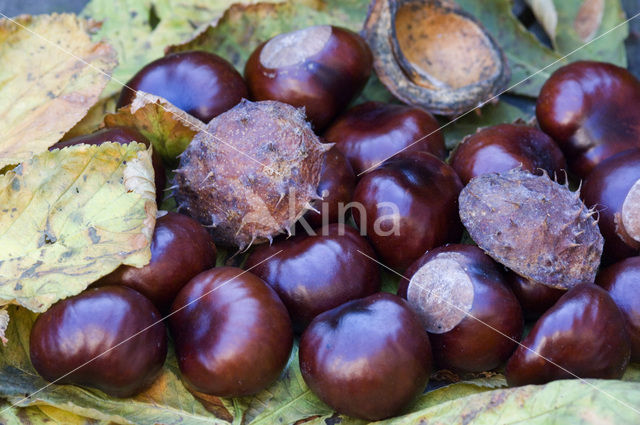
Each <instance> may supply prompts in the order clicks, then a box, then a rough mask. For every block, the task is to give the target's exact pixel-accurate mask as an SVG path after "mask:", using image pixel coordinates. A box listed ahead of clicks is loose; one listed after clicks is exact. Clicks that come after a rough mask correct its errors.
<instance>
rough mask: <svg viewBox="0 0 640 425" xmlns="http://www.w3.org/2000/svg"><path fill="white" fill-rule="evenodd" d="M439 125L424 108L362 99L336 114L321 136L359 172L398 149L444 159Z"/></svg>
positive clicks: (376, 164)
mask: <svg viewBox="0 0 640 425" xmlns="http://www.w3.org/2000/svg"><path fill="white" fill-rule="evenodd" d="M439 127H440V125H439V124H438V121H436V119H435V118H434V117H433V115H431V114H430V113H429V112H427V111H425V110H424V109H421V108H417V107H412V106H407V105H395V104H389V103H381V102H366V103H363V104H361V105H358V106H356V107H354V108H351V109H349V110H348V111H347V112H345V113H344V114H343V115H342V116H340V117H339V118H338V119H337V120H336V121H335V122H334V123H333V124H332V125H331V127H329V128H328V129H327V131H326V132H325V134H324V137H325V139H326V140H327V142H333V143H335V144H336V148H338V150H340V151H341V152H342V153H343V154H344V155H345V156H346V157H347V159H348V160H349V162H350V163H351V165H352V166H353V169H354V170H355V172H356V173H357V174H360V173H362V172H364V171H368V170H369V169H370V168H372V167H377V166H378V165H380V164H381V163H382V162H384V161H385V160H387V159H389V158H390V157H391V156H393V155H395V154H397V153H399V152H403V153H409V152H419V151H423V152H429V153H431V154H433V155H435V156H437V157H438V158H440V159H444V158H445V157H446V154H447V151H446V149H445V146H444V136H443V135H442V132H440V130H439Z"/></svg>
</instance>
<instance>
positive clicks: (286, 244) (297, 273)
mask: <svg viewBox="0 0 640 425" xmlns="http://www.w3.org/2000/svg"><path fill="white" fill-rule="evenodd" d="M315 233H316V234H314V235H309V236H307V235H306V234H301V235H297V236H295V237H294V238H291V239H286V240H283V241H279V242H276V243H274V244H273V245H271V246H266V245H262V246H259V247H257V248H256V250H255V251H254V252H253V253H252V254H251V255H250V256H249V258H248V259H247V262H246V264H245V267H246V268H247V269H250V270H251V272H252V273H255V274H256V275H257V276H258V277H260V278H262V279H263V280H264V281H265V282H267V283H268V284H269V285H270V286H271V287H272V288H273V289H274V290H275V291H276V292H277V293H278V295H279V296H280V298H281V299H282V301H283V302H284V304H285V305H286V306H287V309H288V310H289V314H290V315H291V319H292V321H293V326H294V330H295V331H296V332H302V331H303V330H304V328H305V327H306V326H307V325H308V324H309V322H311V320H312V319H313V318H314V317H316V316H317V315H318V314H320V313H322V312H324V311H327V310H330V309H332V308H334V307H337V306H339V305H341V304H344V303H345V302H347V301H351V300H353V299H356V298H363V297H366V296H368V295H371V294H373V293H375V292H378V291H379V290H380V274H379V270H378V265H377V264H376V263H375V262H373V261H371V260H370V259H369V258H367V257H366V256H365V255H367V256H369V257H374V258H375V253H374V252H373V249H372V248H371V246H370V245H369V243H368V242H367V240H366V239H365V238H364V237H362V236H360V234H359V233H358V232H357V231H356V230H355V229H354V228H353V227H350V226H348V225H344V224H329V225H327V226H326V227H321V228H318V229H316V231H315ZM363 254H365V255H363Z"/></svg>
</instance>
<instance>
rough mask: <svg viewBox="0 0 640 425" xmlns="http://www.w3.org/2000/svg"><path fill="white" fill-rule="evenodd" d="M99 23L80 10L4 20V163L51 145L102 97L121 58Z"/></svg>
mask: <svg viewBox="0 0 640 425" xmlns="http://www.w3.org/2000/svg"><path fill="white" fill-rule="evenodd" d="M95 29H96V24H95V23H94V22H93V21H88V20H84V19H80V18H77V17H76V16H75V15H40V16H35V17H30V16H21V17H18V18H16V19H15V22H12V21H10V20H8V19H1V20H0V62H2V63H3V64H4V66H2V67H1V68H0V81H2V84H1V85H0V168H2V166H4V165H9V164H18V163H20V162H22V161H24V160H27V159H29V158H30V157H31V156H32V155H34V154H37V153H40V152H42V151H45V150H47V148H48V147H49V146H51V145H53V144H55V143H56V142H57V141H58V140H60V139H61V138H62V136H63V135H64V134H65V133H66V132H67V131H68V130H69V129H70V128H71V127H73V126H74V125H75V124H76V123H77V122H78V121H80V119H82V117H84V115H85V114H86V113H87V111H88V110H89V108H91V106H93V104H94V103H96V102H97V101H98V98H99V96H100V93H101V92H102V89H103V88H104V87H105V85H106V84H107V82H108V80H109V75H110V73H111V70H112V69H113V68H114V67H115V65H116V62H117V61H116V57H115V51H114V50H113V49H112V48H111V47H110V46H109V45H108V44H105V43H93V42H92V41H91V39H90V37H89V34H90V33H91V32H92V31H94V30H95ZM9 64H10V65H9Z"/></svg>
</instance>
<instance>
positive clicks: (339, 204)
mask: <svg viewBox="0 0 640 425" xmlns="http://www.w3.org/2000/svg"><path fill="white" fill-rule="evenodd" d="M355 188H356V176H355V174H354V173H353V168H351V165H350V164H349V161H347V159H346V158H345V157H344V155H343V154H342V153H340V151H339V150H338V149H336V148H335V147H333V148H331V149H330V150H328V151H327V153H326V154H325V155H324V162H323V164H322V170H321V171H320V183H318V189H317V192H318V196H321V197H322V200H319V199H316V200H314V201H312V202H311V206H312V207H313V208H315V209H316V210H317V211H318V212H316V211H314V210H309V211H307V213H306V214H305V215H304V220H306V221H307V223H308V224H309V225H310V226H311V227H312V228H315V227H320V226H323V225H326V224H330V223H338V222H341V223H344V222H345V221H346V219H347V217H345V216H346V213H347V208H345V207H346V205H347V204H348V203H349V202H351V198H352V197H353V191H354V190H355Z"/></svg>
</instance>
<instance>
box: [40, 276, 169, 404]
mask: <svg viewBox="0 0 640 425" xmlns="http://www.w3.org/2000/svg"><path fill="white" fill-rule="evenodd" d="M160 320H161V317H160V314H159V313H158V310H156V308H155V307H154V306H153V304H151V301H149V300H148V299H146V298H145V297H144V296H143V295H141V294H140V293H138V292H136V291H134V290H133V289H131V288H127V287H125V286H105V287H102V288H90V289H88V290H86V291H85V292H83V293H81V294H80V295H76V296H74V297H71V298H67V299H65V300H62V301H59V302H58V303H56V304H54V305H53V307H51V308H50V309H49V310H47V311H46V312H45V313H42V314H41V315H40V316H39V317H38V318H37V319H36V322H35V323H34V325H33V328H32V329H31V336H30V340H29V353H30V356H31V363H32V364H33V367H34V368H35V369H36V371H37V372H38V373H39V374H40V375H41V376H42V377H43V378H44V379H46V380H47V381H49V382H56V383H59V384H76V385H82V386H87V387H94V388H98V389H99V390H102V391H103V392H105V393H107V394H109V395H111V396H113V397H130V396H133V395H135V394H138V393H139V392H141V391H142V390H144V389H146V388H147V387H148V386H149V385H151V383H152V382H153V381H154V380H155V378H156V376H157V375H158V373H159V372H160V369H161V368H162V365H163V363H164V359H165V357H166V355H167V331H166V328H165V326H164V324H162V323H160Z"/></svg>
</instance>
